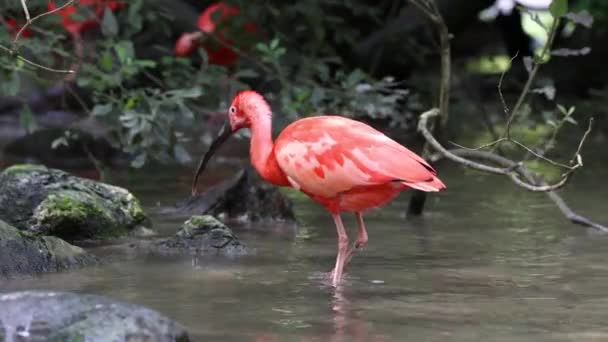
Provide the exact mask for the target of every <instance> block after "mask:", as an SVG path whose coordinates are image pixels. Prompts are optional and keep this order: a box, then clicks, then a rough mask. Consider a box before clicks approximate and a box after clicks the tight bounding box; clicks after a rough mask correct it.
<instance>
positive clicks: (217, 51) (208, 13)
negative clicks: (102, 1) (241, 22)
mask: <svg viewBox="0 0 608 342" xmlns="http://www.w3.org/2000/svg"><path fill="white" fill-rule="evenodd" d="M238 13H239V9H238V8H236V7H233V6H229V5H226V4H224V3H222V2H216V3H213V4H211V5H209V6H208V7H207V8H206V9H205V10H204V11H203V12H202V13H201V15H200V16H199V17H198V21H197V23H196V25H197V27H198V29H199V30H200V31H197V32H189V33H184V34H182V35H181V36H180V37H179V38H178V40H177V42H176V43H175V55H177V56H180V57H186V56H189V55H191V54H192V53H193V52H194V51H195V50H196V49H197V48H198V47H199V46H202V47H203V48H204V49H205V51H206V52H207V56H208V57H209V63H210V64H216V65H224V66H230V65H233V64H234V63H235V62H236V61H237V59H238V56H237V54H236V53H235V52H234V51H233V50H232V49H231V48H230V46H231V45H232V44H233V41H232V39H231V38H230V37H228V32H226V30H222V31H220V32H216V28H217V25H221V24H223V23H225V22H227V21H228V20H230V18H231V17H233V16H235V15H237V14H238ZM215 16H217V18H218V19H217V22H214V21H213V17H215ZM244 31H245V32H246V33H253V32H255V31H256V27H255V25H254V24H252V23H248V24H245V26H244ZM205 34H215V36H216V37H217V39H218V40H219V41H220V42H221V44H215V45H219V46H213V47H212V46H209V45H208V44H202V43H203V42H202V41H203V40H204V38H205V37H204V35H205Z"/></svg>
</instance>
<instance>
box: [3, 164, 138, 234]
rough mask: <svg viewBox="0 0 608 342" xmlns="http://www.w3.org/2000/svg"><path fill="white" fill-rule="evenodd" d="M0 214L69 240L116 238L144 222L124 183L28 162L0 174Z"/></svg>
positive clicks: (25, 226)
mask: <svg viewBox="0 0 608 342" xmlns="http://www.w3.org/2000/svg"><path fill="white" fill-rule="evenodd" d="M0 219H3V220H5V221H6V222H8V223H10V224H12V225H14V226H15V227H16V228H18V229H21V230H30V231H32V232H36V233H39V234H44V235H53V236H58V237H61V238H63V239H65V240H68V241H73V240H79V239H104V238H111V237H118V236H122V235H125V234H127V233H128V232H130V231H132V230H133V229H134V228H136V227H138V226H140V225H144V224H145V223H146V222H147V218H146V215H145V213H144V211H143V209H142V207H141V205H140V204H139V201H138V200H137V198H135V197H134V196H133V195H132V194H131V193H130V192H128V191H127V190H125V189H123V188H119V187H116V186H112V185H108V184H104V183H100V182H96V181H93V180H89V179H83V178H79V177H76V176H72V175H70V174H68V173H66V172H63V171H61V170H56V169H49V168H46V167H44V166H39V165H27V164H25V165H16V166H12V167H10V168H8V169H6V170H4V172H2V173H1V174H0Z"/></svg>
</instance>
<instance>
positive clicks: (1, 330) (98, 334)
mask: <svg viewBox="0 0 608 342" xmlns="http://www.w3.org/2000/svg"><path fill="white" fill-rule="evenodd" d="M0 307H1V308H2V310H0V341H49V342H55V341H56V342H59V341H88V342H98V341H99V342H101V341H103V342H111V341H180V342H186V341H189V340H190V339H189V337H188V333H187V332H186V330H185V329H184V328H183V327H182V326H181V325H180V324H178V323H176V322H174V321H172V320H170V319H169V318H167V317H165V316H163V315H161V314H159V313H158V312H156V311H153V310H150V309H147V308H144V307H141V306H137V305H132V304H125V303H120V302H117V301H114V300H111V299H108V298H105V297H101V296H94V295H80V294H74V293H64V292H39V291H27V292H16V293H6V294H0Z"/></svg>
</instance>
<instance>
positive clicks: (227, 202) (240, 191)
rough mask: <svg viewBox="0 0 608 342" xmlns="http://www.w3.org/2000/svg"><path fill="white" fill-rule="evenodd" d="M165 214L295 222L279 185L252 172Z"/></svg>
mask: <svg viewBox="0 0 608 342" xmlns="http://www.w3.org/2000/svg"><path fill="white" fill-rule="evenodd" d="M163 211H164V212H166V213H180V214H189V215H201V214H209V215H213V216H216V217H225V218H226V219H238V220H241V221H258V220H266V219H270V220H281V221H295V215H294V212H293V206H292V203H291V201H290V200H289V199H288V198H287V197H285V196H284V195H283V194H282V193H281V192H280V191H279V189H278V188H277V187H276V186H273V185H270V184H266V183H264V182H261V181H260V180H259V179H258V178H257V177H255V176H252V175H251V171H250V170H248V169H244V170H242V171H239V172H238V173H237V174H236V175H235V176H234V177H232V178H231V179H229V180H227V181H224V182H222V183H220V184H218V185H216V186H214V187H211V188H209V189H208V190H207V191H205V192H204V193H202V194H200V195H198V196H195V197H190V198H188V199H186V200H184V201H182V202H180V203H177V205H176V206H175V207H173V208H167V209H164V210H163Z"/></svg>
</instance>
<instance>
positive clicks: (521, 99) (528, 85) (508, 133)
mask: <svg viewBox="0 0 608 342" xmlns="http://www.w3.org/2000/svg"><path fill="white" fill-rule="evenodd" d="M559 22H560V20H559V18H555V19H554V20H553V24H552V25H551V30H550V31H549V38H548V40H547V42H546V43H545V47H544V48H543V51H542V52H541V54H540V57H539V58H540V59H541V60H542V59H544V58H545V56H546V55H547V53H548V52H549V49H550V48H551V46H552V45H553V41H554V40H555V36H556V35H557V30H558V27H559ZM540 65H541V63H537V62H535V63H534V67H532V70H530V73H529V75H528V80H527V81H526V84H525V85H524V88H523V89H522V91H521V94H520V95H519V98H518V99H517V102H516V103H515V105H514V106H513V109H511V113H510V114H509V118H508V119H507V126H506V128H505V137H506V138H507V139H510V138H511V125H512V124H513V120H514V119H515V116H516V115H517V112H518V111H519V108H520V107H521V105H522V104H523V103H524V100H525V99H526V96H527V95H528V93H529V92H530V88H531V87H532V83H533V82H534V79H535V78H536V74H537V73H538V69H539V68H540Z"/></svg>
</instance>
